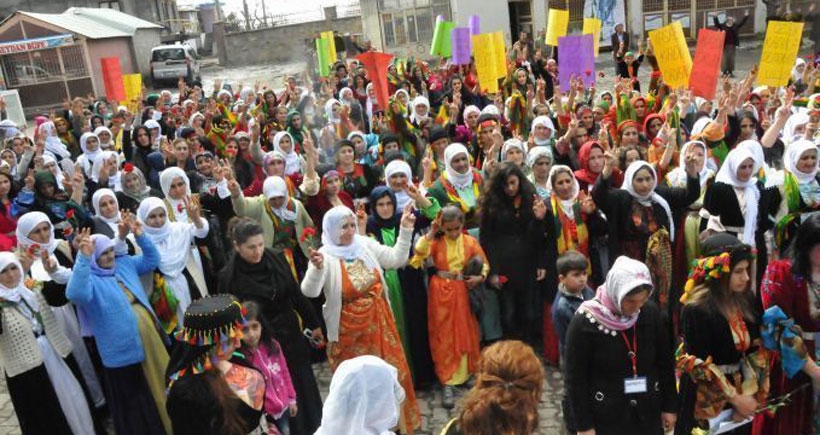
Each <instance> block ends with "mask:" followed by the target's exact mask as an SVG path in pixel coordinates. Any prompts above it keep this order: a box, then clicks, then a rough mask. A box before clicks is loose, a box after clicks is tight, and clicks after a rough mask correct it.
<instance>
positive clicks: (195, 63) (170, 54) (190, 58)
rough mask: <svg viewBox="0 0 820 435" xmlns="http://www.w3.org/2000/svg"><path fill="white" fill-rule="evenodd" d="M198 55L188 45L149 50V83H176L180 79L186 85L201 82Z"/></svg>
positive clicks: (162, 46) (163, 46)
mask: <svg viewBox="0 0 820 435" xmlns="http://www.w3.org/2000/svg"><path fill="white" fill-rule="evenodd" d="M199 69H200V62H199V55H198V54H197V53H196V51H195V50H194V49H193V47H191V46H190V45H161V46H159V47H154V48H153V49H152V50H151V83H152V84H154V85H156V84H157V83H160V82H174V83H176V81H177V80H179V78H180V77H183V78H185V80H186V81H187V82H188V83H191V82H193V81H198V80H201V79H200V76H199Z"/></svg>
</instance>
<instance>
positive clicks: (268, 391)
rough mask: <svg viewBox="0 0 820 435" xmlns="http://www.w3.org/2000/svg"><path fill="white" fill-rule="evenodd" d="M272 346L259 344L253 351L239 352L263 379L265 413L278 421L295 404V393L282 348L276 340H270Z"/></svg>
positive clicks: (244, 350)
mask: <svg viewBox="0 0 820 435" xmlns="http://www.w3.org/2000/svg"><path fill="white" fill-rule="evenodd" d="M272 344H273V346H275V349H270V348H269V347H268V345H267V344H264V343H261V342H260V343H259V346H258V347H257V348H256V349H255V350H250V349H249V348H246V347H243V348H242V349H241V350H242V353H243V354H244V355H245V358H247V359H248V362H250V363H251V364H253V366H254V367H256V369H257V370H259V371H260V372H262V375H263V376H264V377H265V413H267V414H268V415H270V416H272V417H274V418H277V419H278V418H280V417H282V415H283V414H284V413H285V412H286V411H287V410H288V406H289V405H292V404H295V403H296V391H295V390H294V389H293V382H291V380H290V372H289V371H288V365H287V363H286V362H285V355H284V354H283V353H282V348H281V347H280V346H279V343H277V342H276V340H272Z"/></svg>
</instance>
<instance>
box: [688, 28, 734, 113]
mask: <svg viewBox="0 0 820 435" xmlns="http://www.w3.org/2000/svg"><path fill="white" fill-rule="evenodd" d="M724 38H726V33H724V32H721V31H719V30H709V29H700V31H699V32H698V46H697V48H695V60H694V61H693V62H692V72H691V73H690V74H689V89H691V90H692V94H693V95H694V96H696V97H703V98H706V99H707V100H712V99H714V98H715V92H716V91H717V83H718V78H719V76H720V61H721V60H722V59H723V40H724Z"/></svg>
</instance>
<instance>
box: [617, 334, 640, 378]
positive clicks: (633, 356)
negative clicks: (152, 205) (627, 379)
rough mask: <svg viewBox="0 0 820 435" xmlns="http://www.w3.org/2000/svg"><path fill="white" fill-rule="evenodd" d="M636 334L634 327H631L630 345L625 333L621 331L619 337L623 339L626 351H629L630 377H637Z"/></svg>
mask: <svg viewBox="0 0 820 435" xmlns="http://www.w3.org/2000/svg"><path fill="white" fill-rule="evenodd" d="M637 335H638V334H637V332H635V327H634V326H633V327H632V345H630V344H629V340H628V339H627V338H626V333H625V332H624V331H621V337H623V339H624V344H625V345H626V349H627V350H628V351H629V353H628V355H629V359H630V360H631V361H632V377H634V378H637V377H638V340H637Z"/></svg>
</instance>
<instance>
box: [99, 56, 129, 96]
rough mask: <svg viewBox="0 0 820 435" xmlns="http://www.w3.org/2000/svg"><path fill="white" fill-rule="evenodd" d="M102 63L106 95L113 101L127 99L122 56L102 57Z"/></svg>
mask: <svg viewBox="0 0 820 435" xmlns="http://www.w3.org/2000/svg"><path fill="white" fill-rule="evenodd" d="M100 63H101V64H102V76H103V83H104V84H105V97H106V98H107V99H108V101H109V102H111V101H125V86H124V85H123V84H122V67H121V66H120V58H118V57H104V58H102V59H100Z"/></svg>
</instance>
